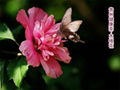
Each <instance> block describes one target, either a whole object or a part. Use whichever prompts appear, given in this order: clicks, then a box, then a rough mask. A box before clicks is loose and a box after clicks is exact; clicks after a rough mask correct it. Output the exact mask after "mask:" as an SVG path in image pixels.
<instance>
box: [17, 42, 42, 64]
mask: <svg viewBox="0 0 120 90" xmlns="http://www.w3.org/2000/svg"><path fill="white" fill-rule="evenodd" d="M19 50H20V51H21V52H22V54H23V55H24V56H26V58H27V62H28V64H29V65H32V66H39V65H40V58H41V57H40V55H39V54H38V53H37V52H36V51H35V49H34V46H33V44H32V42H31V41H29V40H25V41H23V42H22V43H21V45H20V47H19Z"/></svg>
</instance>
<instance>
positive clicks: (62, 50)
mask: <svg viewBox="0 0 120 90" xmlns="http://www.w3.org/2000/svg"><path fill="white" fill-rule="evenodd" d="M53 52H54V54H55V56H56V57H57V59H58V60H60V61H63V62H64V63H69V62H70V61H71V57H70V56H69V52H68V49H67V48H66V47H56V48H55V49H54V50H53Z"/></svg>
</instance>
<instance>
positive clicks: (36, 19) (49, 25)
mask: <svg viewBox="0 0 120 90" xmlns="http://www.w3.org/2000/svg"><path fill="white" fill-rule="evenodd" d="M16 19H17V21H18V22H20V23H21V24H22V25H23V27H24V28H25V37H26V40H25V41H23V42H22V43H21V45H20V47H19V50H20V51H21V52H22V54H23V55H24V56H26V59H27V62H28V64H29V65H32V66H34V67H35V66H39V65H40V64H41V65H42V66H43V68H44V70H45V72H46V74H47V75H48V76H50V77H52V78H56V77H58V76H60V75H61V74H62V70H61V66H60V65H59V63H58V62H57V60H59V61H63V62H65V63H69V62H70V60H71V57H70V56H69V52H68V50H67V48H66V47H63V40H62V37H61V36H60V35H58V34H57V32H58V30H59V29H60V24H61V23H57V24H55V19H54V16H53V15H51V16H48V14H47V13H46V12H44V11H43V10H42V9H40V8H35V7H33V8H30V9H29V10H28V16H27V15H26V13H25V10H20V11H19V13H18V15H17V18H16Z"/></svg>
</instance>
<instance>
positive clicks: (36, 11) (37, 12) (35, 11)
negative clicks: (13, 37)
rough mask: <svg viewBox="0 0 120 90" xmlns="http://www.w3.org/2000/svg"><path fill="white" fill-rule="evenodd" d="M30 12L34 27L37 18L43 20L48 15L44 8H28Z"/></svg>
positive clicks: (31, 22)
mask: <svg viewBox="0 0 120 90" xmlns="http://www.w3.org/2000/svg"><path fill="white" fill-rule="evenodd" d="M28 14H29V20H30V26H31V28H33V27H34V22H35V21H36V20H38V21H41V20H42V19H43V18H44V17H45V16H46V15H47V13H46V12H44V11H43V10H42V9H40V8H36V7H33V8H30V9H29V10H28Z"/></svg>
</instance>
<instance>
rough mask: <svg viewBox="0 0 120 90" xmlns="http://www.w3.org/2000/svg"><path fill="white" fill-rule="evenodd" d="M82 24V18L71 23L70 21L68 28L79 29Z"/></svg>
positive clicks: (74, 30)
mask: <svg viewBox="0 0 120 90" xmlns="http://www.w3.org/2000/svg"><path fill="white" fill-rule="evenodd" d="M81 24H82V20H76V21H73V22H71V23H69V24H68V25H67V26H66V28H68V29H69V30H70V31H71V32H76V31H78V29H79V27H80V25H81Z"/></svg>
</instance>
